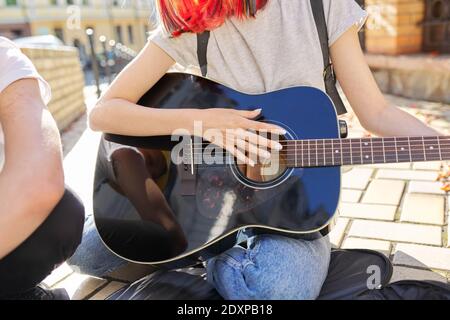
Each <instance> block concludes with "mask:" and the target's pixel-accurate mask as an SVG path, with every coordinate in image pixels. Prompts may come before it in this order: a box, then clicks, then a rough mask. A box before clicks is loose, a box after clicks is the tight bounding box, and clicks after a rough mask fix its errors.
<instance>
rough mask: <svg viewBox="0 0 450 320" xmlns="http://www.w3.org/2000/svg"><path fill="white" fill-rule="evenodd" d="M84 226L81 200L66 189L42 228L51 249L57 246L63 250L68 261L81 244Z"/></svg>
mask: <svg viewBox="0 0 450 320" xmlns="http://www.w3.org/2000/svg"><path fill="white" fill-rule="evenodd" d="M83 226H84V206H83V204H82V202H81V201H80V199H79V198H78V197H77V196H76V195H75V194H74V193H73V192H72V191H71V190H70V189H67V188H66V190H65V192H64V195H63V197H62V199H61V200H60V201H59V202H58V204H57V205H56V207H55V208H54V209H53V211H52V212H51V213H50V215H49V217H48V219H47V220H46V221H45V223H44V225H43V226H42V227H43V229H44V230H43V233H45V238H46V239H48V240H49V243H50V246H49V247H50V248H52V247H53V248H55V246H56V247H57V249H58V250H61V251H60V252H61V253H62V257H61V258H62V259H63V260H66V259H67V258H69V257H70V256H72V254H73V253H74V252H75V250H76V248H77V247H78V245H79V244H80V243H81V237H82V234H83Z"/></svg>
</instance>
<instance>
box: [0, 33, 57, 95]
mask: <svg viewBox="0 0 450 320" xmlns="http://www.w3.org/2000/svg"><path fill="white" fill-rule="evenodd" d="M27 78H34V79H37V80H38V83H39V88H40V91H41V95H42V98H43V100H44V102H45V103H48V102H49V101H50V98H51V90H50V86H49V85H48V83H47V82H46V81H45V80H44V79H43V78H42V77H41V76H40V75H39V73H38V72H37V70H36V68H35V67H34V65H33V63H32V62H31V60H30V59H29V58H28V57H27V56H26V55H25V54H23V53H22V51H21V50H20V48H19V47H18V46H17V45H16V44H15V43H14V42H12V41H11V40H8V39H7V38H5V37H0V93H1V92H2V91H3V90H4V89H5V88H6V87H8V86H9V85H10V84H11V83H13V82H15V81H17V80H20V79H27Z"/></svg>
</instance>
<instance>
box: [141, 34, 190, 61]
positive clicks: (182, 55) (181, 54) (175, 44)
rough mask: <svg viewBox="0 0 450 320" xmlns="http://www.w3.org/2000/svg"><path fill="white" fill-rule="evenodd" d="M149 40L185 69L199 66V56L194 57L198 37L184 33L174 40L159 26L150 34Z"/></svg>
mask: <svg viewBox="0 0 450 320" xmlns="http://www.w3.org/2000/svg"><path fill="white" fill-rule="evenodd" d="M148 40H149V41H151V42H153V43H154V44H156V45H157V46H158V47H160V48H161V49H162V50H164V51H165V52H166V53H167V54H168V55H169V56H170V57H171V58H172V59H173V60H174V61H175V62H176V63H178V64H179V65H181V66H183V67H190V66H198V62H197V55H194V54H193V53H194V51H195V50H190V49H193V48H197V37H196V35H194V34H192V33H184V34H182V35H181V36H179V37H176V38H173V37H170V36H169V35H167V34H166V32H165V31H164V30H163V27H162V26H159V27H158V28H156V30H154V31H153V32H151V33H150V35H149V37H148Z"/></svg>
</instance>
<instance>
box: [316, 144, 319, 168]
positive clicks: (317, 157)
mask: <svg viewBox="0 0 450 320" xmlns="http://www.w3.org/2000/svg"><path fill="white" fill-rule="evenodd" d="M318 166H319V154H318V152H317V140H316V167H318Z"/></svg>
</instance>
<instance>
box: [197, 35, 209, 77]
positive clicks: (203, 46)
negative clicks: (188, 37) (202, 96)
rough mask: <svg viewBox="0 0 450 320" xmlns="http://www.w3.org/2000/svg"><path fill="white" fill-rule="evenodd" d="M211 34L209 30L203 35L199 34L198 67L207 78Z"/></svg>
mask: <svg viewBox="0 0 450 320" xmlns="http://www.w3.org/2000/svg"><path fill="white" fill-rule="evenodd" d="M209 36H210V32H209V31H208V30H207V31H205V32H203V33H197V57H198V65H199V66H200V70H201V71H202V76H204V77H206V74H207V73H208V58H207V51H208V42H209Z"/></svg>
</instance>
